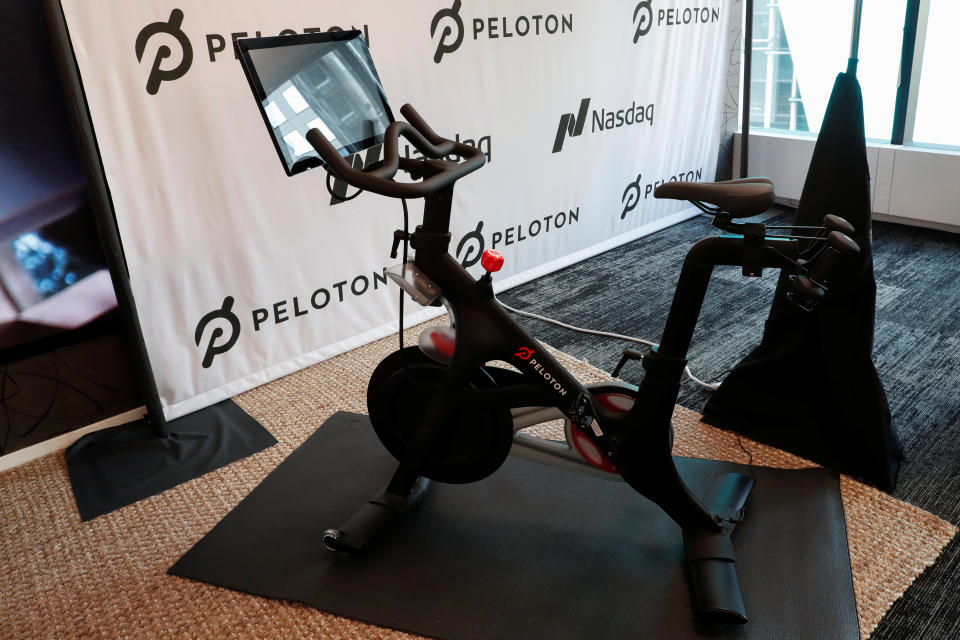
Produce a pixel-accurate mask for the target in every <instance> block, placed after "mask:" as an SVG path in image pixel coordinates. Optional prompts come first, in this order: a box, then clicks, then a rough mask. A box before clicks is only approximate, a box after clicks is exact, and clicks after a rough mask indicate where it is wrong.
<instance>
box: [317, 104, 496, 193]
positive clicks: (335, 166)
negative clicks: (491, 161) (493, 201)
mask: <svg viewBox="0 0 960 640" xmlns="http://www.w3.org/2000/svg"><path fill="white" fill-rule="evenodd" d="M400 113H402V114H403V116H404V117H405V118H407V120H408V122H402V121H397V122H391V123H390V125H389V126H388V127H387V130H386V131H385V132H384V134H383V162H382V163H380V166H378V167H377V168H376V169H372V170H370V171H360V170H357V169H354V168H353V167H352V166H350V164H348V163H347V161H346V160H344V159H343V156H341V155H340V153H339V152H338V151H337V150H336V148H334V146H333V145H332V144H330V141H329V140H327V138H326V136H324V135H323V133H322V132H321V131H320V130H319V129H311V130H310V131H308V132H307V142H309V143H310V144H311V145H312V146H313V148H314V149H316V151H317V153H319V154H320V157H321V158H322V159H323V161H324V162H325V163H326V164H327V168H328V169H329V170H330V171H331V172H333V173H334V174H335V175H336V176H337V177H338V178H340V179H341V180H343V181H344V182H346V183H347V184H349V185H352V186H354V187H356V188H358V189H364V190H365V191H372V192H374V193H379V194H380V195H384V196H389V197H392V198H423V197H426V196H429V195H432V194H434V193H437V192H439V191H441V190H443V189H445V188H446V187H449V186H451V185H453V183H454V182H456V181H457V180H459V179H460V178H462V177H464V176H465V175H467V174H469V173H473V172H474V171H476V170H477V169H479V168H480V167H482V166H483V165H484V164H486V161H487V158H486V156H485V155H484V153H483V152H482V151H480V150H479V149H477V148H476V147H471V146H470V145H466V144H463V143H462V142H454V141H453V140H448V139H446V138H443V137H441V136H439V135H437V133H436V132H434V130H433V129H431V128H430V125H428V124H427V123H426V121H424V119H423V117H422V116H421V115H420V114H419V113H417V111H416V109H414V108H413V107H412V106H411V105H409V104H405V105H403V107H402V108H401V109H400ZM400 136H403V137H404V138H406V139H407V140H409V141H410V142H411V143H412V144H413V146H414V147H416V149H417V150H418V151H419V152H420V153H422V154H423V155H424V156H426V157H427V158H431V159H433V160H434V161H441V162H439V163H438V162H432V163H431V165H430V166H431V168H432V169H434V171H431V173H432V174H433V175H430V176H429V177H425V178H424V179H423V180H422V181H420V182H395V181H394V180H393V177H394V176H395V175H396V174H397V171H398V170H399V169H401V168H402V169H404V170H405V171H410V170H411V167H412V166H413V165H411V164H410V162H403V161H404V160H407V159H406V158H401V156H400V152H399V145H398V143H399V140H400ZM450 155H456V156H460V157H461V158H463V159H464V160H463V162H453V161H450V160H443V159H444V158H446V157H447V156H450ZM416 162H418V163H420V162H422V161H416ZM438 168H440V169H441V170H440V171H436V169H438Z"/></svg>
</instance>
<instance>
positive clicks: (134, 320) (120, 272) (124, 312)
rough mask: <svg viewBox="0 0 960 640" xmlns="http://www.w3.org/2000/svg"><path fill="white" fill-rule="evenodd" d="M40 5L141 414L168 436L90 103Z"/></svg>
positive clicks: (64, 43) (52, 20) (59, 18)
mask: <svg viewBox="0 0 960 640" xmlns="http://www.w3.org/2000/svg"><path fill="white" fill-rule="evenodd" d="M45 9H46V13H47V22H48V25H49V28H50V30H51V35H52V40H53V42H54V55H55V57H56V61H57V67H58V70H59V71H60V80H61V85H62V86H63V87H64V89H66V91H67V94H68V98H69V102H68V104H69V105H70V106H72V107H73V108H72V109H70V115H71V118H70V120H71V125H72V126H73V130H74V134H75V137H76V140H77V142H78V143H79V144H78V145H77V146H78V147H79V151H80V156H81V158H82V161H83V165H84V169H85V171H86V177H87V184H88V185H89V193H90V198H91V200H92V203H93V207H92V208H93V213H94V218H95V220H96V224H97V229H98V231H99V235H100V243H101V246H102V247H103V253H104V257H105V258H106V261H107V268H108V269H109V271H110V279H111V280H112V282H113V289H114V292H115V293H116V296H117V306H118V310H119V313H120V317H121V321H122V323H123V326H124V329H125V332H126V334H127V341H128V342H129V344H130V347H131V348H132V349H133V355H134V359H135V360H136V369H137V371H138V374H139V376H138V378H139V380H138V381H139V383H140V387H141V391H142V393H143V396H144V402H145V405H146V409H147V415H146V420H147V422H149V423H150V425H152V426H153V428H154V429H155V430H156V432H157V435H158V436H160V437H168V436H169V435H170V430H169V428H168V427H167V421H166V420H165V419H164V417H163V404H162V403H161V402H160V394H159V393H158V391H157V381H156V378H155V377H154V375H153V368H152V367H151V366H150V356H149V354H148V353H147V345H146V342H145V341H144V339H143V329H142V328H141V327H140V320H139V318H138V317H137V307H136V303H135V302H134V299H133V290H132V289H131V287H130V272H129V271H128V269H127V262H126V259H125V257H124V254H123V246H122V245H121V243H120V236H119V232H118V230H117V219H116V213H115V212H114V210H113V204H112V202H113V201H112V199H111V198H110V190H109V187H108V186H107V184H106V178H105V172H104V169H103V160H102V158H101V157H100V149H99V147H98V146H97V141H96V136H95V135H94V133H93V125H92V121H91V118H90V109H89V106H88V104H87V100H86V95H85V94H84V91H83V81H82V79H81V78H80V71H79V69H78V68H77V65H76V61H75V59H74V57H73V53H72V52H71V51H70V49H69V48H70V42H71V40H70V33H69V30H68V28H67V23H66V18H65V16H64V15H63V10H62V8H61V6H60V3H59V1H58V0H46V1H45Z"/></svg>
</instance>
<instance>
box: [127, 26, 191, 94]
mask: <svg viewBox="0 0 960 640" xmlns="http://www.w3.org/2000/svg"><path fill="white" fill-rule="evenodd" d="M182 25H183V11H181V10H180V9H174V10H173V11H171V12H170V19H169V20H168V21H167V22H152V23H150V24H148V25H147V26H145V27H144V28H143V29H141V30H140V33H138V34H137V41H136V44H135V47H134V51H135V52H136V54H137V62H143V54H144V52H145V51H146V50H147V42H148V41H149V40H150V38H152V37H153V36H155V35H159V34H161V33H165V34H167V35H170V36H173V37H174V38H176V40H177V42H178V43H179V44H180V49H181V50H182V54H183V57H182V59H181V60H180V64H178V65H177V66H176V67H174V68H173V69H161V68H160V65H161V64H162V63H163V61H164V60H166V59H167V58H169V57H170V55H171V54H172V53H173V52H172V51H171V50H170V47H168V46H167V45H165V44H163V45H160V47H158V48H157V57H156V58H154V60H153V65H152V66H151V68H150V75H149V76H148V77H147V93H149V94H150V95H156V93H157V91H159V90H160V83H161V82H163V81H165V80H166V81H169V80H176V79H177V78H180V77H182V76H183V75H185V74H186V73H187V71H189V69H190V65H191V63H193V47H192V46H191V45H190V40H189V39H188V38H187V34H185V33H184V32H183V29H181V27H182Z"/></svg>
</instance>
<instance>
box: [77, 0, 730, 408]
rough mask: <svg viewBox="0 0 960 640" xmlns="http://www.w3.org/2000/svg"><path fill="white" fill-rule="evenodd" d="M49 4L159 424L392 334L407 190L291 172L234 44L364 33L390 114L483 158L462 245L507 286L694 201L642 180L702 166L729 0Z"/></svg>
mask: <svg viewBox="0 0 960 640" xmlns="http://www.w3.org/2000/svg"><path fill="white" fill-rule="evenodd" d="M61 4H62V7H63V10H64V15H65V16H66V20H67V26H68V29H69V32H70V38H71V43H72V46H73V50H74V55H75V56H76V60H77V64H78V68H79V70H80V76H81V80H82V82H83V87H84V91H85V94H86V98H87V102H88V105H89V110H90V114H91V118H92V121H93V128H94V131H95V134H96V139H97V144H98V147H99V151H100V154H101V157H102V161H103V167H104V171H105V174H106V180H107V184H108V186H109V188H110V193H111V197H112V200H113V206H114V209H115V214H116V219H117V224H118V227H119V232H120V237H121V240H122V242H123V246H124V252H125V257H126V261H127V265H128V268H129V271H130V280H131V284H132V287H133V292H134V296H135V298H136V302H137V307H138V311H139V314H140V316H139V317H140V322H141V324H142V328H143V333H144V338H145V341H146V345H147V349H148V352H149V354H150V358H151V363H152V366H153V369H154V372H155V374H156V378H157V381H158V385H159V393H160V397H161V400H162V402H163V404H164V410H165V413H166V417H167V418H175V417H177V416H180V415H183V414H186V413H189V412H191V411H195V410H197V409H200V408H202V407H204V406H207V405H210V404H213V403H215V402H218V401H220V400H222V399H224V398H227V397H230V396H232V395H234V394H236V393H239V392H241V391H244V390H246V389H249V388H252V387H254V386H256V385H259V384H262V383H264V382H267V381H269V380H271V379H274V378H277V377H279V376H281V375H285V374H287V373H290V372H292V371H295V370H297V369H299V368H302V367H304V366H307V365H309V364H312V363H315V362H317V361H319V360H322V359H325V358H328V357H331V356H333V355H336V354H338V353H342V352H344V351H347V350H349V349H352V348H355V347H357V346H360V345H361V344H364V343H366V342H369V341H371V340H374V339H376V338H379V337H382V336H384V335H387V334H389V333H390V332H392V331H395V330H396V323H397V322H396V317H397V290H396V288H393V287H387V285H386V280H385V278H384V276H383V270H384V268H385V267H387V266H390V265H391V264H393V263H396V262H398V261H397V260H391V259H390V257H389V255H388V254H389V249H390V244H391V241H392V237H393V231H394V229H396V228H398V227H399V226H401V220H402V218H401V212H400V203H398V202H396V201H395V200H391V199H388V198H382V197H377V196H373V195H369V194H364V195H363V196H361V197H360V198H358V199H357V200H353V201H351V202H349V203H339V204H334V203H333V202H332V199H331V197H330V195H329V194H328V193H327V190H326V188H325V186H324V180H325V177H326V174H325V173H324V172H323V171H322V170H313V171H309V172H306V173H303V174H299V175H297V176H295V177H293V178H289V177H287V176H286V174H285V173H284V170H283V168H282V167H281V164H280V162H279V160H278V157H277V154H276V151H275V150H274V148H273V145H272V142H271V140H270V137H269V134H268V132H267V130H266V128H265V127H264V124H263V121H262V119H261V116H260V113H259V111H258V108H257V105H256V103H255V101H254V98H253V95H252V94H251V92H250V89H249V86H248V84H247V81H246V79H245V78H244V75H243V71H242V69H241V67H240V63H239V62H238V61H237V60H236V59H235V57H234V53H233V46H232V41H233V40H234V39H236V38H242V37H253V36H259V35H263V36H274V35H279V34H288V33H303V32H310V31H320V30H327V29H330V28H344V29H349V28H351V27H355V28H357V29H360V30H361V31H362V32H363V33H364V34H365V36H366V38H367V41H368V43H369V46H370V51H371V54H372V56H373V59H374V61H375V62H376V64H377V68H378V70H379V72H380V76H381V78H382V80H383V84H384V87H385V89H386V92H387V96H388V98H389V99H390V101H391V103H392V106H393V109H394V111H395V112H396V113H399V108H400V106H401V105H402V104H404V103H405V102H410V103H412V104H413V105H414V106H415V107H416V108H417V109H418V110H419V111H420V113H421V114H423V116H424V117H425V118H426V120H427V121H428V122H429V123H430V124H431V125H432V126H433V128H434V129H435V130H436V131H437V132H438V133H440V134H441V135H445V136H447V137H450V138H455V137H456V138H458V139H460V140H465V141H467V142H468V143H472V144H476V145H477V146H479V148H480V149H482V150H483V151H484V152H485V153H486V155H487V158H488V160H489V163H488V165H487V166H486V167H484V168H483V169H481V170H480V171H478V172H477V173H474V174H472V175H470V176H469V177H467V178H466V179H464V180H462V181H461V182H460V183H459V184H458V185H457V189H456V195H455V200H454V213H453V223H452V232H453V241H452V243H451V249H452V250H454V249H455V250H457V251H458V257H459V258H460V259H461V260H462V261H464V263H465V264H467V265H468V266H469V267H470V269H471V271H472V272H477V273H479V272H480V271H481V270H480V266H479V264H476V263H477V261H478V259H479V254H480V250H482V249H483V248H495V249H498V250H500V251H502V252H503V253H504V255H505V257H506V265H505V267H504V269H503V271H502V272H501V273H500V274H499V277H498V278H497V283H498V288H500V289H503V288H505V287H508V286H512V285H514V284H518V283H520V282H523V281H525V280H529V279H530V278H533V277H536V276H538V275H541V274H543V273H546V272H548V271H551V270H554V269H557V268H559V267H562V266H564V265H567V264H570V263H572V262H575V261H578V260H582V259H584V258H586V257H589V256H592V255H595V254H596V253H599V252H600V251H603V250H606V249H608V248H610V247H613V246H616V245H618V244H622V243H623V242H627V241H629V240H631V239H634V238H636V237H639V236H641V235H643V234H645V233H649V232H650V231H652V230H655V229H658V228H661V227H663V226H666V225H668V224H672V223H673V222H676V221H678V220H681V219H683V218H686V217H689V216H690V215H691V213H690V210H689V208H688V207H686V206H685V205H684V204H683V203H679V202H673V201H657V200H654V199H653V189H654V187H655V185H657V184H658V183H660V182H663V181H668V180H678V179H686V180H710V179H712V177H713V175H714V172H715V165H716V158H717V150H718V144H719V138H720V130H721V112H722V106H723V100H722V98H723V88H724V87H723V85H724V76H725V73H726V69H727V57H728V49H729V47H728V44H729V43H728V42H727V40H728V37H729V29H728V24H729V21H730V16H729V15H728V12H729V11H730V5H729V3H728V1H727V0H642V1H640V2H637V0H625V1H605V2H599V3H598V2H592V1H590V0H498V1H495V0H486V1H481V0H419V1H417V2H403V3H399V2H396V1H395V0H357V1H355V2H342V1H339V0H313V1H311V2H301V1H299V0H271V1H269V2H267V1H266V0H257V1H252V0H251V1H247V2H235V1H233V0H141V1H137V2H131V1H130V0H61ZM361 155H363V154H361ZM366 157H367V156H365V155H364V158H366ZM362 159H363V158H361V160H362ZM335 186H336V188H338V189H339V188H342V187H343V185H335ZM413 205H414V206H413V209H412V211H411V215H412V220H411V224H415V223H416V221H417V216H418V213H419V208H418V206H417V203H413ZM637 275H638V277H640V276H641V275H642V274H637ZM412 306H415V305H409V306H408V308H410V307H412ZM433 311H434V310H433V309H430V310H418V311H416V313H415V314H413V316H412V317H411V318H410V321H411V322H412V321H415V320H418V319H420V318H424V317H426V315H428V314H430V313H432V312H433Z"/></svg>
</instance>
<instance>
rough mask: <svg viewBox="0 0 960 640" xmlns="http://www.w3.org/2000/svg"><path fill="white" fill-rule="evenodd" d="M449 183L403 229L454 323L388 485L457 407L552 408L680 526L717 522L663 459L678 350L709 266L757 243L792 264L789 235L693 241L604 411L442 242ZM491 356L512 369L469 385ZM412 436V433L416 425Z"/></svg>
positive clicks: (774, 258) (685, 341)
mask: <svg viewBox="0 0 960 640" xmlns="http://www.w3.org/2000/svg"><path fill="white" fill-rule="evenodd" d="M451 202H452V188H449V189H446V190H444V191H443V192H441V193H438V194H436V195H434V196H430V197H428V198H427V199H426V200H425V206H424V218H423V224H422V225H421V226H418V227H417V229H416V231H415V232H414V233H413V234H412V235H411V244H412V246H413V248H414V249H415V250H416V256H415V259H414V264H415V265H416V266H417V267H418V268H419V269H420V270H421V271H422V272H423V273H424V274H425V275H426V276H427V277H428V278H430V279H431V280H432V281H433V282H434V283H435V284H436V285H437V286H438V287H439V289H440V290H441V292H442V294H441V295H442V296H443V298H444V300H445V302H446V303H447V305H448V308H449V310H450V313H451V316H452V318H453V322H454V324H455V326H456V330H457V340H456V348H455V350H454V353H453V356H452V360H451V362H450V363H449V365H448V366H449V369H448V372H447V375H446V377H445V378H444V380H443V381H442V383H441V385H440V387H439V388H438V390H437V392H436V394H435V395H434V398H433V400H432V401H431V403H430V406H429V407H428V408H427V411H426V417H425V424H424V427H423V430H422V431H421V432H420V433H421V434H424V435H423V437H421V438H418V439H415V440H414V443H413V444H412V446H411V450H410V451H408V455H406V456H405V457H404V460H403V461H402V462H401V464H400V470H399V471H398V475H397V476H396V477H395V478H394V480H395V482H394V483H391V487H390V489H389V491H391V492H392V491H394V490H396V491H397V492H398V493H399V494H400V495H406V492H407V491H409V487H410V486H412V483H413V482H414V481H415V479H416V476H415V475H414V474H415V471H416V468H417V467H418V466H419V462H420V461H422V459H423V457H424V456H426V455H427V453H428V452H429V449H430V445H431V444H432V442H433V441H434V438H433V437H430V434H436V433H438V432H439V431H440V425H442V424H443V423H444V421H445V419H446V418H447V417H449V416H450V415H451V414H452V413H453V411H454V410H455V409H457V408H464V407H467V408H469V407H476V408H477V409H478V410H480V409H482V408H507V409H517V408H521V407H554V408H556V409H557V410H559V412H560V413H561V414H563V416H565V417H566V418H567V419H568V420H570V422H571V423H572V427H571V428H579V429H581V430H582V431H583V433H585V434H586V435H587V436H588V437H590V438H591V439H592V440H593V441H594V443H595V444H596V445H597V446H598V448H600V450H601V451H603V452H605V454H606V456H607V457H608V458H610V459H611V461H612V462H613V464H614V466H615V467H616V469H617V472H618V473H619V474H620V475H621V477H622V478H623V479H624V480H625V481H626V482H628V483H629V484H630V485H631V486H633V487H634V488H635V489H636V490H637V491H639V492H640V493H641V494H642V495H644V496H645V497H647V498H649V499H650V500H652V501H654V502H655V503H657V504H658V505H659V506H660V507H661V508H663V509H664V510H665V511H666V512H667V513H668V514H669V515H670V517H671V518H673V519H674V520H675V521H676V522H677V524H679V525H680V526H681V527H684V529H692V528H699V529H707V530H719V529H721V528H722V526H723V525H722V523H719V522H718V521H717V517H716V515H715V514H714V513H713V512H711V511H710V510H709V509H707V508H706V507H705V506H704V505H703V503H702V502H701V501H700V500H699V499H697V498H696V497H695V496H693V495H692V494H691V493H690V492H689V491H688V490H687V488H686V485H685V484H684V483H683V480H682V479H681V478H680V476H679V474H678V473H677V471H676V467H675V465H674V463H673V459H672V432H671V428H670V418H671V416H672V413H673V408H674V405H675V403H676V399H677V395H678V393H679V385H680V382H681V380H682V376H683V370H684V368H685V367H686V362H687V360H686V353H687V350H688V348H689V346H690V342H691V340H692V338H693V333H694V328H695V326H696V323H697V319H698V317H699V314H700V309H701V306H702V303H703V300H704V298H705V296H706V290H707V286H708V284H709V280H710V276H711V274H712V272H713V268H714V266H716V265H738V266H743V265H744V263H745V262H746V261H748V260H750V259H755V256H752V255H751V253H753V254H756V252H759V253H760V254H761V256H762V258H761V262H762V265H763V266H765V267H771V268H781V267H788V266H794V263H793V258H795V256H796V255H797V253H798V244H797V242H796V241H795V240H788V239H765V240H761V241H760V242H757V241H754V240H752V239H751V240H747V239H744V238H743V237H739V236H726V237H713V238H706V239H704V240H701V241H700V242H699V243H697V244H696V245H694V247H693V248H692V249H691V250H690V253H689V254H688V255H687V258H686V260H685V261H684V266H683V269H682V271H681V274H680V279H679V282H678V284H677V289H676V293H675V295H674V299H673V304H672V306H671V309H670V314H669V316H668V319H667V324H666V326H665V329H664V334H663V339H662V341H661V344H660V346H659V348H658V349H656V350H654V351H652V352H651V353H650V354H648V355H647V356H646V357H645V358H644V363H643V366H644V368H645V369H647V375H646V376H645V377H644V380H643V382H642V383H641V384H640V387H639V388H638V390H637V394H636V399H635V402H634V406H633V408H632V409H630V410H629V411H627V412H623V413H613V412H610V411H604V410H603V409H602V407H598V406H596V403H594V402H593V396H592V393H591V390H590V389H589V388H588V387H586V386H585V385H583V384H582V383H581V382H579V381H578V380H577V379H576V378H575V377H574V376H573V375H571V374H570V372H569V371H567V370H566V369H565V368H564V367H563V365H561V364H560V363H559V362H558V361H557V360H556V358H554V357H553V356H552V355H551V354H550V353H549V352H548V351H547V350H546V349H544V348H543V346H542V345H541V344H540V343H539V342H538V341H537V340H536V339H535V338H533V337H532V336H531V335H530V334H529V333H527V332H526V331H525V330H524V329H523V328H522V327H521V326H520V325H519V324H518V323H517V322H516V321H515V320H514V319H513V317H512V316H511V315H510V314H509V313H508V312H507V311H506V310H505V309H504V308H503V306H502V305H500V303H499V302H498V301H497V299H496V298H495V297H494V295H493V289H492V283H491V282H490V279H489V277H484V278H481V279H479V280H477V279H474V278H473V277H472V276H471V275H470V274H469V273H468V272H467V271H466V269H464V268H463V267H462V266H461V265H460V264H459V263H458V262H457V261H456V259H455V258H454V257H453V256H452V255H450V253H449V251H448V247H449V241H450V232H449V223H450V205H451ZM494 360H502V361H506V362H508V363H510V364H512V365H513V366H514V367H516V368H517V370H519V372H520V375H516V374H514V375H513V377H512V383H511V384H507V385H506V386H498V387H496V388H492V389H470V388H468V383H469V380H470V379H471V376H472V375H473V373H474V372H475V371H476V369H477V368H478V367H481V366H483V365H485V364H486V363H488V362H490V361H494ZM418 435H420V434H418Z"/></svg>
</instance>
